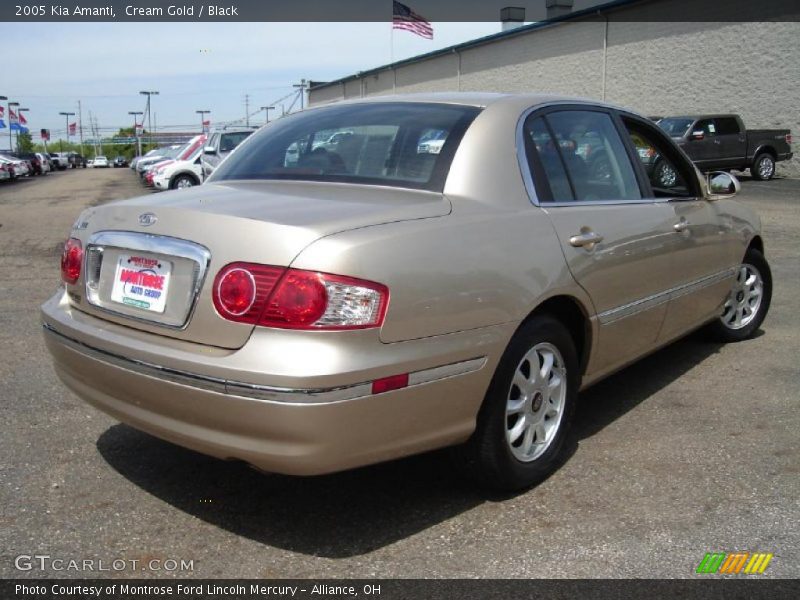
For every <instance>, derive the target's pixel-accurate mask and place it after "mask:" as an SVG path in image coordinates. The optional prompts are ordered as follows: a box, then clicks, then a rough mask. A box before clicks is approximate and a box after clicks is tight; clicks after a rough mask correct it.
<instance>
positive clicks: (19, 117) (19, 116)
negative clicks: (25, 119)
mask: <svg viewBox="0 0 800 600" xmlns="http://www.w3.org/2000/svg"><path fill="white" fill-rule="evenodd" d="M29 110H30V109H29V108H18V109H17V152H19V129H20V127H22V113H24V112H28V111H29Z"/></svg>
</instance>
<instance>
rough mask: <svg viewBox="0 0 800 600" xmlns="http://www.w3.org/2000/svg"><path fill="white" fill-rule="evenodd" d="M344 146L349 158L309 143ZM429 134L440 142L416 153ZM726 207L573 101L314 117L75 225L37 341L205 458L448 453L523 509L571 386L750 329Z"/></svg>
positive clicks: (598, 110)
mask: <svg viewBox="0 0 800 600" xmlns="http://www.w3.org/2000/svg"><path fill="white" fill-rule="evenodd" d="M336 128H339V129H342V130H345V129H346V130H348V131H352V132H353V135H352V136H348V141H347V144H338V151H337V152H332V151H328V150H326V149H324V148H320V147H315V146H314V141H315V139H316V138H317V137H318V135H319V136H320V137H321V133H322V132H324V134H325V136H326V137H329V136H330V130H331V129H336ZM431 129H435V130H441V131H444V132H446V135H445V136H444V143H443V145H442V147H441V149H440V151H439V152H438V153H432V152H428V151H424V152H420V151H419V145H420V140H421V139H423V137H424V136H425V134H426V132H428V131H430V130H431ZM634 135H635V136H636V137H637V138H638V139H639V140H640V142H638V143H641V140H643V141H645V142H646V143H647V144H649V145H652V146H653V147H655V148H656V149H657V151H658V153H659V155H660V156H661V157H662V158H663V160H666V161H669V164H670V165H671V166H672V168H673V169H674V170H675V172H676V173H677V178H676V181H675V182H674V184H673V185H672V186H671V187H670V188H669V189H664V188H662V187H659V186H655V185H653V183H652V182H651V180H650V178H649V176H648V175H647V172H646V169H645V168H644V166H643V165H642V162H641V158H640V155H639V154H638V153H637V151H636V145H635V143H634V141H633V139H632V136H634ZM576 136H580V138H581V139H583V138H590V139H594V138H598V139H599V140H600V142H601V144H600V146H602V147H603V148H605V149H606V158H607V160H608V164H609V169H608V172H607V173H596V172H593V171H592V170H591V169H590V168H589V165H588V164H587V159H585V158H584V156H587V155H586V152H585V151H582V152H578V151H579V150H580V147H579V144H577V143H574V142H573V143H569V144H567V143H564V144H561V143H559V140H574V139H575V137H576ZM290 148H294V149H295V151H296V156H297V160H296V162H295V161H294V160H290V156H289V150H290ZM487 148H490V149H491V152H487V151H486V149H487ZM593 153H594V152H593ZM292 156H294V154H293V155H292ZM589 156H591V154H589ZM738 189H739V184H738V181H737V180H736V178H735V177H734V176H732V175H730V174H729V173H722V172H720V173H714V174H712V175H710V176H709V179H708V180H706V179H705V178H704V177H703V176H702V175H701V174H700V172H699V171H698V170H697V169H696V168H695V167H694V166H693V165H692V163H691V161H690V160H689V159H688V157H687V156H686V155H685V153H684V152H683V151H682V150H681V149H680V148H679V147H678V146H677V145H676V144H675V143H674V142H673V141H672V140H671V139H670V137H669V136H668V135H666V134H665V133H664V132H663V131H662V130H661V129H659V128H658V126H656V125H655V124H654V123H653V122H652V121H649V120H648V119H646V118H645V117H641V116H638V115H636V114H634V113H632V112H629V111H628V110H625V109H621V108H616V107H614V106H610V105H606V104H602V103H598V102H594V101H590V100H585V101H578V100H575V99H569V98H561V97H557V96H539V95H500V94H430V95H425V94H420V95H410V96H407V97H402V96H399V97H392V98H383V99H371V100H370V99H361V100H358V101H354V102H350V103H340V104H336V105H328V106H323V107H319V108H313V109H310V110H306V111H304V112H302V113H299V114H297V115H293V116H292V118H288V119H282V120H279V121H276V122H274V123H273V124H271V125H270V126H269V127H265V128H263V129H262V130H261V131H259V132H258V133H256V134H254V135H253V136H252V137H250V138H249V139H247V140H246V141H245V142H244V143H243V144H242V145H241V146H240V147H239V148H238V149H237V150H236V152H234V153H233V154H232V155H230V156H229V157H228V159H226V160H225V162H224V163H223V164H222V165H220V166H219V167H218V168H217V169H216V171H215V172H214V174H213V175H212V176H211V177H210V178H209V179H208V180H207V181H206V183H205V184H204V185H202V186H199V187H195V188H192V189H188V190H182V191H180V192H177V191H176V192H166V193H165V194H161V195H159V196H158V198H157V199H154V197H153V196H152V195H147V196H143V197H140V198H134V199H131V200H125V201H117V202H111V203H107V204H102V205H100V206H96V207H91V208H88V209H87V210H86V211H84V212H83V213H82V214H81V216H80V217H79V219H78V223H80V224H81V226H80V228H75V229H73V230H72V232H71V234H70V238H69V240H68V241H67V242H66V244H65V246H64V252H63V255H62V259H61V275H62V279H63V281H64V287H63V289H61V290H59V291H58V292H57V293H56V294H55V295H54V296H53V297H52V298H51V299H50V300H48V301H47V302H46V303H45V304H44V305H43V307H42V319H43V325H44V334H45V340H46V344H47V347H48V349H49V351H50V353H51V354H52V357H53V361H54V363H55V367H56V372H57V373H58V375H59V376H60V377H61V379H62V380H63V382H64V383H65V384H66V385H67V386H68V387H69V388H70V389H72V390H73V391H74V392H75V393H76V394H77V395H78V396H80V397H82V398H83V399H85V400H86V401H88V402H89V403H90V404H93V405H94V406H96V407H98V408H100V409H102V410H104V411H106V412H108V413H109V414H111V415H113V416H114V417H115V418H117V419H120V420H122V421H124V422H125V423H129V424H130V425H132V426H134V427H137V428H139V429H142V430H144V431H147V432H150V433H152V434H154V435H156V436H158V437H161V438H164V439H167V440H171V441H173V442H175V443H177V444H180V445H184V446H187V447H189V448H193V449H195V450H199V451H201V452H205V453H208V454H210V455H213V456H217V457H220V458H226V459H239V460H242V461H245V462H247V463H250V464H253V465H255V466H257V467H259V468H260V469H263V470H266V471H274V472H279V473H289V474H294V475H312V474H321V473H328V472H332V471H337V470H342V469H348V468H352V467H356V466H360V465H365V464H370V463H375V462H379V461H384V460H390V459H394V458H397V457H401V456H406V455H410V454H414V453H419V452H424V451H427V450H432V449H434V448H440V447H445V446H454V449H453V450H452V452H453V456H454V459H455V464H456V465H458V466H459V467H460V468H461V469H463V470H464V471H465V472H467V473H469V474H471V475H472V476H474V477H475V478H476V479H477V480H478V481H480V482H482V483H483V484H486V485H490V486H493V487H496V488H501V489H519V488H523V487H526V486H529V485H531V484H533V483H536V482H538V481H540V480H542V479H543V478H544V477H546V476H547V475H548V474H549V473H551V472H552V471H553V470H554V469H556V468H557V466H558V464H559V463H560V461H562V460H563V458H564V453H565V444H564V440H565V438H566V436H567V432H568V430H569V424H570V421H571V420H572V416H573V412H574V410H575V404H576V398H577V394H578V391H579V390H580V389H582V388H586V387H588V386H590V385H592V384H593V383H595V382H597V381H599V380H600V379H602V378H603V377H605V376H607V375H608V374H610V373H613V372H615V371H617V370H619V369H621V368H622V367H624V366H625V365H628V364H630V363H631V362H632V361H634V360H636V359H637V358H639V357H642V356H644V355H647V354H649V353H650V352H652V351H654V350H655V349H657V348H659V347H661V346H663V345H665V344H668V343H670V342H671V341H673V340H675V339H678V338H680V337H682V336H684V335H686V334H687V333H688V332H690V331H693V330H695V329H696V328H698V327H700V326H707V328H708V329H707V331H708V332H709V333H710V334H711V335H713V336H714V337H715V338H717V339H720V340H724V341H729V342H732V341H738V340H744V339H747V338H749V337H750V336H752V335H753V334H754V332H755V331H756V330H757V329H758V328H759V327H760V326H761V323H762V321H763V320H764V317H765V316H766V314H767V311H768V309H769V305H770V299H771V293H772V280H771V275H770V268H769V265H768V263H767V261H766V259H765V258H764V242H763V240H762V236H761V230H760V222H759V219H758V217H757V216H756V215H755V214H754V213H753V212H752V211H751V210H750V209H749V208H747V207H746V206H744V205H742V204H739V203H737V202H735V201H733V200H731V199H730V198H731V196H732V195H733V194H735V193H736V191H737V190H738ZM642 435H643V436H646V435H650V434H649V433H648V432H642Z"/></svg>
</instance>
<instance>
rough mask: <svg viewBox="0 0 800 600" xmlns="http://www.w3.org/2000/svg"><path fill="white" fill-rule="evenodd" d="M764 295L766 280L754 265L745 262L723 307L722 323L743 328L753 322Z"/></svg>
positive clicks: (735, 327) (730, 326)
mask: <svg viewBox="0 0 800 600" xmlns="http://www.w3.org/2000/svg"><path fill="white" fill-rule="evenodd" d="M763 297H764V280H763V279H762V278H761V273H760V272H759V270H758V269H756V268H755V267H754V266H753V265H749V264H743V265H741V266H740V267H739V270H738V272H737V273H736V281H735V282H734V284H733V288H732V289H731V291H730V293H729V294H728V298H727V300H725V305H724V306H723V308H722V316H721V317H720V319H721V320H722V324H723V325H725V327H727V328H729V329H741V328H743V327H747V326H748V325H749V324H750V323H752V322H753V319H755V318H756V316H757V315H758V310H759V309H760V308H761V300H762V298H763Z"/></svg>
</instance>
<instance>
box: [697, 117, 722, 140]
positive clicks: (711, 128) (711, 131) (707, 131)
mask: <svg viewBox="0 0 800 600" xmlns="http://www.w3.org/2000/svg"><path fill="white" fill-rule="evenodd" d="M692 131H702V132H703V134H704V135H705V136H706V137H711V136H714V135H717V126H716V125H715V124H714V121H713V120H712V119H702V120H700V121H698V122H697V124H696V125H695V126H694V129H692Z"/></svg>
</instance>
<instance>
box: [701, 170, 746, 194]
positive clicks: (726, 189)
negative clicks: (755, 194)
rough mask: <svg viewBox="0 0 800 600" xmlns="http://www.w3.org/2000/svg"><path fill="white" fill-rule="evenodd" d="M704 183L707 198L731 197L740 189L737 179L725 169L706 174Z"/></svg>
mask: <svg viewBox="0 0 800 600" xmlns="http://www.w3.org/2000/svg"><path fill="white" fill-rule="evenodd" d="M706 185H707V189H708V199H709V200H722V199H723V198H731V197H733V196H735V195H736V194H738V193H739V191H740V190H741V189H742V185H741V184H740V183H739V180H738V179H736V177H734V176H733V175H731V174H730V173H727V172H726V171H714V172H713V173H709V174H708V175H706Z"/></svg>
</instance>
